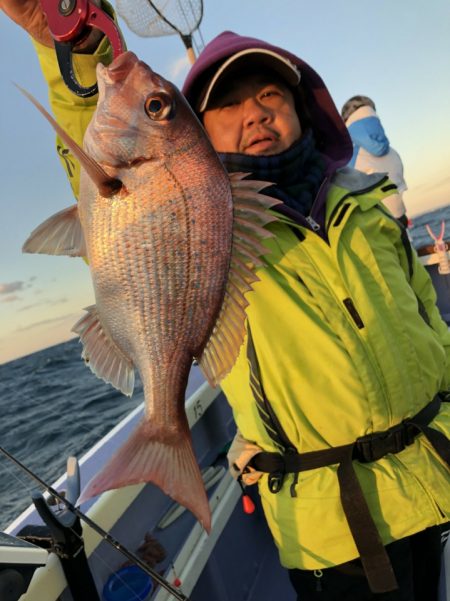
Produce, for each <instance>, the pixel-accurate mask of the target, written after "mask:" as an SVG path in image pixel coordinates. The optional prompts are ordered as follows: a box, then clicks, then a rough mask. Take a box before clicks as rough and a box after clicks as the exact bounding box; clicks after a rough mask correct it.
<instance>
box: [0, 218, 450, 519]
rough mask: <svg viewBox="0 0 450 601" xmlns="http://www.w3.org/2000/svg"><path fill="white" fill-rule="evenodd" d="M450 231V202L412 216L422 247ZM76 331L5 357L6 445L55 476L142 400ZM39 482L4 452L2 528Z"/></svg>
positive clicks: (1, 375) (1, 440) (1, 374)
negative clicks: (89, 352)
mask: <svg viewBox="0 0 450 601" xmlns="http://www.w3.org/2000/svg"><path fill="white" fill-rule="evenodd" d="M442 220H444V221H445V223H446V228H447V230H446V234H447V235H446V237H447V238H450V207H444V208H442V209H438V210H436V211H433V212H430V213H426V214H424V215H421V216H420V217H416V218H415V219H414V220H413V227H412V228H411V234H412V239H413V244H414V246H415V247H416V248H419V247H420V246H423V245H425V244H430V243H431V242H432V241H431V239H430V237H429V235H428V233H427V231H426V229H425V224H427V223H428V224H429V225H430V227H431V228H432V229H433V231H434V232H435V233H436V234H438V233H439V231H440V226H441V221H442ZM80 355H81V345H80V343H79V342H78V340H77V339H73V340H71V341H69V342H65V343H63V344H59V345H56V346H53V347H50V348H48V349H45V350H42V351H39V352H37V353H33V354H31V355H28V356H26V357H22V358H20V359H16V360H15V361H11V362H9V363H5V364H3V365H0V382H1V393H0V446H2V447H4V448H5V449H6V450H7V451H9V452H10V453H12V454H13V455H15V456H16V457H17V458H18V459H20V461H22V462H23V463H25V465H27V466H28V467H29V468H30V469H31V470H33V471H34V472H35V473H36V474H37V475H38V476H40V477H41V478H42V479H44V480H46V481H47V482H48V483H52V482H54V481H55V480H56V479H57V478H58V477H59V476H60V475H61V474H62V473H63V472H64V471H65V466H66V460H67V457H68V456H69V455H75V456H77V457H81V456H82V455H83V454H84V453H85V452H86V451H87V450H88V449H89V448H90V447H91V446H92V445H93V444H95V443H96V442H97V441H98V440H99V439H100V438H101V437H102V436H104V435H105V434H106V433H107V432H108V431H109V430H110V429H111V428H112V427H113V426H114V425H115V424H116V423H117V422H118V421H120V419H122V418H123V417H125V415H127V414H128V413H129V412H130V411H131V410H132V409H134V408H135V407H136V406H137V404H138V403H139V402H140V400H141V399H140V398H139V397H140V395H139V393H140V392H142V385H141V383H140V380H139V378H137V381H136V388H135V394H134V395H133V397H132V398H131V399H130V398H128V397H125V396H124V395H122V394H121V393H119V392H118V391H116V390H115V389H114V388H113V387H112V386H110V385H108V384H105V383H104V382H103V381H102V380H99V379H98V378H96V377H95V376H94V375H93V374H92V372H91V371H90V370H89V369H88V368H87V367H86V366H85V365H84V362H83V361H82V360H81V359H80ZM36 490H39V487H38V485H36V484H34V482H33V481H32V480H31V479H30V478H29V477H28V476H27V475H25V474H23V473H22V472H21V471H20V470H19V469H18V468H17V467H15V466H14V465H13V464H12V463H11V462H10V461H9V460H7V459H6V458H5V457H3V456H0V530H3V529H4V528H5V527H6V526H7V525H8V524H10V523H11V521H12V520H13V519H14V518H15V517H17V516H18V515H19V514H20V512H21V511H23V510H24V509H26V508H27V507H28V505H29V504H30V503H31V494H32V493H33V492H34V491H36Z"/></svg>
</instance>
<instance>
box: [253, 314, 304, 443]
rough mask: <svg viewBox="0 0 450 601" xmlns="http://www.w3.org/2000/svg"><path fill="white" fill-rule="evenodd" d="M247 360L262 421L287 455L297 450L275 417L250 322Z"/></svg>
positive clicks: (271, 436) (274, 440)
mask: <svg viewBox="0 0 450 601" xmlns="http://www.w3.org/2000/svg"><path fill="white" fill-rule="evenodd" d="M247 360H248V364H249V368H250V387H251V389H252V392H253V396H254V398H255V401H256V407H257V409H258V413H259V416H260V418H261V419H262V422H263V424H264V427H265V428H266V431H267V434H268V435H269V436H270V438H271V439H272V440H273V442H274V443H275V445H276V446H277V447H278V448H279V449H280V452H282V453H285V452H286V451H287V450H292V449H293V450H296V449H295V447H294V445H293V444H292V443H291V441H290V440H289V438H288V437H287V435H286V433H285V431H284V430H283V428H282V426H281V424H280V422H279V421H278V418H277V416H276V415H275V412H274V410H273V408H272V406H271V404H270V403H269V400H268V398H267V397H266V394H265V392H264V388H263V385H262V381H261V373H260V369H259V363H258V359H257V357H256V351H255V345H254V343H253V336H252V333H251V330H250V324H249V323H248V321H247Z"/></svg>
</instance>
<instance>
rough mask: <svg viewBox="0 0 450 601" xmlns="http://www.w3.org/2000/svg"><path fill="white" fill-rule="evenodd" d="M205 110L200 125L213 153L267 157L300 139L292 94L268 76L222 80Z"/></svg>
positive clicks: (234, 77) (254, 75) (279, 81)
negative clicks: (210, 143)
mask: <svg viewBox="0 0 450 601" xmlns="http://www.w3.org/2000/svg"><path fill="white" fill-rule="evenodd" d="M209 107H210V108H208V109H207V110H206V111H205V112H204V113H203V125H204V127H205V129H206V132H207V134H208V136H209V138H210V140H211V142H212V145H213V146H214V148H215V150H216V151H217V152H232V153H236V152H237V153H241V154H249V155H253V156H269V155H274V154H279V153H280V152H283V151H284V150H287V149H288V148H290V146H292V144H293V143H294V142H296V141H297V140H299V139H300V136H301V135H302V129H301V125H300V120H299V118H298V115H297V112H296V110H295V104H294V97H293V94H292V92H291V91H290V89H289V88H288V87H287V86H286V85H285V84H284V83H283V82H282V81H281V80H280V79H278V78H277V77H276V76H275V75H273V76H272V75H271V74H270V73H266V74H252V75H240V76H236V75H235V76H229V77H228V78H224V80H223V82H220V83H219V84H218V87H217V91H215V93H214V95H213V98H212V99H211V101H210V103H209Z"/></svg>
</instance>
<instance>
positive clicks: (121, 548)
mask: <svg viewBox="0 0 450 601" xmlns="http://www.w3.org/2000/svg"><path fill="white" fill-rule="evenodd" d="M0 453H2V455H4V456H5V457H6V458H7V459H9V460H10V461H12V463H14V464H15V465H16V466H17V467H19V468H20V469H21V470H22V471H23V472H25V473H26V474H28V476H30V478H32V479H33V480H34V481H35V482H37V483H38V484H40V485H41V486H42V487H43V488H44V489H45V490H46V491H47V492H48V493H49V494H50V495H52V496H53V497H55V499H57V500H58V501H59V502H60V503H62V504H63V505H65V506H66V507H67V509H68V510H69V511H70V512H72V513H73V514H74V515H76V516H77V517H79V518H80V519H81V520H82V521H83V522H84V523H85V524H87V525H88V526H90V527H91V528H92V530H94V531H95V532H97V534H99V535H100V536H101V537H102V538H103V540H105V541H106V542H107V543H108V544H110V545H111V546H112V547H114V549H116V550H117V551H120V553H122V554H123V555H125V557H126V558H127V559H129V560H130V561H132V562H133V563H134V564H136V565H137V566H139V567H140V568H141V570H143V571H144V572H145V573H146V574H148V575H149V576H150V577H151V578H153V579H154V580H155V582H157V583H158V584H159V585H160V586H162V587H163V588H165V589H166V591H167V592H169V593H170V594H171V595H173V597H175V599H178V601H189V597H186V595H184V594H183V593H182V592H181V591H179V590H177V589H176V588H175V587H173V586H172V585H171V584H170V583H169V582H168V581H167V580H166V579H165V578H163V577H162V576H161V575H160V574H159V573H158V572H157V571H156V570H153V569H152V568H151V567H150V566H148V565H147V564H146V563H145V562H143V561H142V559H141V558H140V557H138V556H137V555H135V554H134V553H133V552H132V551H130V550H129V549H127V548H126V547H125V546H124V545H122V543H120V542H119V541H118V540H117V539H115V538H114V537H113V536H111V534H109V532H106V530H103V528H101V526H99V525H98V524H97V523H96V522H94V521H93V520H91V518H89V517H88V516H87V515H85V514H84V513H83V512H82V511H80V510H79V509H78V508H77V507H75V505H73V504H72V503H71V502H70V501H68V500H67V499H66V498H65V497H64V496H63V495H62V494H60V493H59V492H57V491H56V490H55V489H54V488H53V487H52V486H50V485H49V484H47V483H46V482H45V481H44V480H42V479H41V478H40V477H39V476H38V475H37V474H35V473H34V472H33V471H31V470H30V469H29V468H28V467H26V466H25V465H24V464H23V463H21V461H19V459H17V458H16V457H14V455H11V453H9V452H8V451H7V450H6V449H4V448H3V447H1V446H0Z"/></svg>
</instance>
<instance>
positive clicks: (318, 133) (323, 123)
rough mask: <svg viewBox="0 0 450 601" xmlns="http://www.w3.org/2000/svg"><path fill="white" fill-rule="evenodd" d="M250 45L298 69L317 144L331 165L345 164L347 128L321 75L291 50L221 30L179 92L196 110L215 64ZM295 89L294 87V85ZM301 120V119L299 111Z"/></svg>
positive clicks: (348, 142) (348, 144) (349, 153)
mask: <svg viewBox="0 0 450 601" xmlns="http://www.w3.org/2000/svg"><path fill="white" fill-rule="evenodd" d="M249 48H260V49H266V50H271V51H273V52H277V53H278V54H280V55H281V56H283V57H285V58H287V59H288V60H289V61H291V62H292V63H293V64H295V65H296V66H297V67H298V69H299V70H300V74H301V80H300V84H299V86H300V87H301V88H302V91H303V97H304V102H305V103H306V106H307V110H308V112H309V117H310V119H311V123H312V130H313V132H314V137H315V140H316V144H317V148H318V150H320V152H322V153H323V154H324V155H326V156H327V157H328V158H329V159H330V160H331V162H332V164H333V166H334V168H338V167H341V166H344V165H346V164H347V163H348V161H349V160H350V158H351V156H352V152H353V146H352V142H351V139H350V136H349V134H348V131H347V128H346V127H345V124H344V122H343V120H342V118H341V116H340V114H339V111H338V110H337V108H336V105H335V104H334V102H333V100H332V98H331V95H330V93H329V91H328V89H327V87H326V86H325V84H324V82H323V81H322V79H321V77H320V76H319V75H318V74H317V73H316V72H315V71H314V69H312V68H311V67H310V66H309V65H308V64H307V63H305V62H304V61H303V60H302V59H300V58H298V57H297V56H295V55H294V54H291V53H290V52H288V51H286V50H284V49H283V48H279V47H278V46H273V45H272V44H268V43H267V42H263V41H262V40H258V39H257V38H251V37H246V36H241V35H238V34H236V33H234V32H232V31H224V32H223V33H221V34H220V35H218V36H217V37H215V38H214V39H213V40H212V41H211V42H210V43H209V44H207V45H206V46H205V49H204V50H203V52H202V53H201V54H200V55H199V57H198V58H197V60H196V62H195V63H194V65H193V66H192V68H191V70H190V72H189V73H188V76H187V78H186V81H185V83H184V85H183V88H182V92H183V94H184V96H185V97H186V99H187V101H188V102H189V104H190V105H191V107H192V108H193V109H194V110H195V108H196V106H197V105H198V102H199V99H200V94H201V93H202V91H203V90H204V88H205V86H206V84H207V82H208V81H209V80H210V79H211V77H213V75H214V73H215V72H216V70H217V68H218V67H219V66H220V65H221V63H223V62H224V61H225V60H226V59H227V58H229V57H230V56H232V55H233V54H235V53H236V52H240V51H241V50H247V49H249ZM294 93H295V89H294ZM299 116H300V121H301V115H299Z"/></svg>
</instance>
